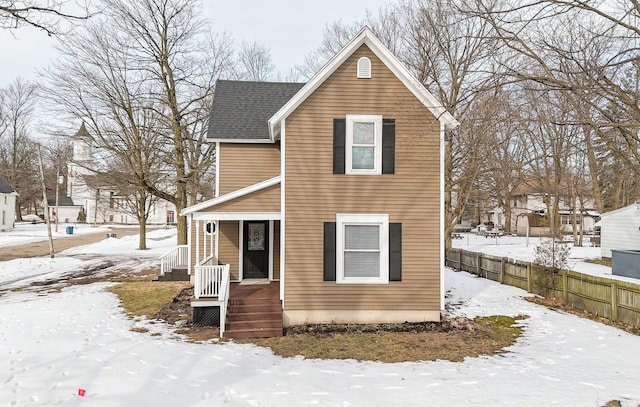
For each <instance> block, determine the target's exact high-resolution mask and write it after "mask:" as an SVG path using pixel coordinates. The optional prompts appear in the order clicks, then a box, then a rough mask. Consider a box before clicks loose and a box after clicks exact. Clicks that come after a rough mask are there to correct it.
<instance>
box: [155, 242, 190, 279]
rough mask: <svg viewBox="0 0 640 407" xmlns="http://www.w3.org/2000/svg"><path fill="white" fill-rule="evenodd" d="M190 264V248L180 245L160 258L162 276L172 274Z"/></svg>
mask: <svg viewBox="0 0 640 407" xmlns="http://www.w3.org/2000/svg"><path fill="white" fill-rule="evenodd" d="M188 262H189V246H187V245H178V246H176V247H175V248H174V249H172V250H171V251H169V252H167V253H165V254H163V255H162V256H160V275H161V276H164V275H165V273H168V272H171V271H172V270H173V269H174V268H177V267H179V266H186V265H187V264H188Z"/></svg>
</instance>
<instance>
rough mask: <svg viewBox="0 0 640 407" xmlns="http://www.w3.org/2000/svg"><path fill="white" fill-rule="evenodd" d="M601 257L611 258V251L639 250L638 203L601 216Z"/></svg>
mask: <svg viewBox="0 0 640 407" xmlns="http://www.w3.org/2000/svg"><path fill="white" fill-rule="evenodd" d="M600 248H601V256H602V257H604V258H609V259H610V258H611V250H640V203H634V204H631V205H628V206H625V207H623V208H620V209H616V210H614V211H611V212H606V213H603V214H602V218H601V220H600Z"/></svg>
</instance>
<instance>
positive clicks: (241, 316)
mask: <svg viewBox="0 0 640 407" xmlns="http://www.w3.org/2000/svg"><path fill="white" fill-rule="evenodd" d="M271 320H276V321H277V320H279V321H281V322H282V311H281V310H280V311H271V312H269V311H264V312H234V311H230V310H229V309H228V308H227V321H230V322H244V321H247V322H253V321H271Z"/></svg>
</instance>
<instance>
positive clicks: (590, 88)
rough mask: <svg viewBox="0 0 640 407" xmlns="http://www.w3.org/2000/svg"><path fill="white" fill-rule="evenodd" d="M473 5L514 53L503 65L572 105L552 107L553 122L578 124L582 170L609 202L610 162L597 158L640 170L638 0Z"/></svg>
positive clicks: (515, 77)
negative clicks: (559, 108) (584, 163)
mask: <svg viewBox="0 0 640 407" xmlns="http://www.w3.org/2000/svg"><path fill="white" fill-rule="evenodd" d="M474 5H475V12H476V13H478V14H479V15H481V16H483V18H485V19H486V20H487V21H489V22H490V23H491V25H492V26H493V27H494V29H495V32H496V35H497V37H498V38H500V40H501V42H502V44H504V45H505V47H506V48H508V49H510V50H512V51H514V52H515V53H517V55H518V57H517V58H515V59H511V60H509V61H507V62H508V64H506V65H505V66H504V67H505V71H506V72H508V74H509V76H510V77H511V80H512V81H515V82H520V83H522V86H524V87H531V88H535V89H537V90H538V91H539V92H540V93H546V92H555V93H558V94H560V95H561V96H558V98H562V99H563V100H564V103H566V104H568V105H570V106H571V109H568V110H567V109H564V110H563V111H564V113H565V115H564V117H560V116H558V115H556V117H555V120H556V124H561V125H565V126H580V127H581V130H580V133H581V137H582V140H583V143H584V144H583V145H584V150H583V153H584V154H585V155H586V157H587V160H588V161H587V162H588V168H589V171H588V173H586V175H585V176H587V177H588V178H589V184H590V185H591V186H592V187H591V188H592V192H593V195H594V196H595V198H596V203H597V206H598V209H599V210H601V211H602V210H605V209H613V208H612V207H610V206H608V204H606V203H605V201H607V202H611V200H610V199H608V198H605V197H604V196H603V194H604V191H611V188H606V185H605V184H606V183H608V182H609V181H610V179H607V178H606V177H604V176H603V174H604V173H605V172H607V169H608V168H606V167H604V166H603V165H600V163H602V162H604V158H605V157H607V156H610V157H612V158H615V160H619V161H624V162H625V163H626V164H625V165H626V166H627V168H628V171H631V172H632V173H633V174H634V175H636V176H637V175H639V174H640V166H638V163H640V156H639V154H640V153H639V150H638V148H637V146H638V143H639V142H640V138H639V137H638V128H639V125H640V108H639V107H638V106H639V105H638V100H640V98H639V93H638V86H636V84H637V81H636V79H634V76H635V77H636V78H637V76H636V75H635V74H634V71H637V65H638V62H637V61H638V57H637V55H638V53H637V50H638V45H639V42H640V28H639V27H640V26H639V25H638V21H639V20H638V19H639V18H640V8H638V5H637V3H636V2H634V1H632V2H622V1H621V2H601V1H578V0H543V1H531V0H506V1H503V2H500V7H499V8H498V7H494V8H492V9H489V8H488V7H487V6H486V2H485V1H484V0H476V1H475V2H474ZM532 83H533V84H537V85H536V86H530V85H529V84H532ZM613 189H618V188H613ZM638 196H640V195H638Z"/></svg>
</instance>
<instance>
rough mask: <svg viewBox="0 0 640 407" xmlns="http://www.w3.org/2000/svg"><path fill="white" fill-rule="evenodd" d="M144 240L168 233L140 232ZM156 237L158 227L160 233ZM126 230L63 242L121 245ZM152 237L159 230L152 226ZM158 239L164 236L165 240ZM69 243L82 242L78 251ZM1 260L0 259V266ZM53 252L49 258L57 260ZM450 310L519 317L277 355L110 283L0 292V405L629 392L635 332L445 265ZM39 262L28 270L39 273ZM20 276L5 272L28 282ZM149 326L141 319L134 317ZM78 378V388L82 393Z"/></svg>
mask: <svg viewBox="0 0 640 407" xmlns="http://www.w3.org/2000/svg"><path fill="white" fill-rule="evenodd" d="M150 236H151V237H153V238H154V240H150V241H149V244H150V245H151V246H152V247H153V248H152V249H151V250H150V251H148V252H150V253H151V252H153V251H157V252H160V253H161V252H163V251H164V250H165V249H166V247H170V244H175V238H174V237H173V236H167V232H166V231H154V232H151V234H150ZM163 237H167V238H166V239H162V238H163ZM135 239H137V237H130V238H129V239H128V240H126V244H125V243H124V242H123V241H124V240H125V239H124V238H123V239H106V240H105V241H103V242H100V243H97V244H94V245H89V246H84V247H82V248H81V249H80V248H78V249H73V250H75V251H72V250H69V251H67V252H64V253H63V254H61V255H60V257H64V256H80V257H75V258H74V260H75V261H79V262H81V263H82V262H85V261H90V260H85V259H84V258H83V257H82V256H83V255H85V254H86V253H90V254H92V255H96V256H97V255H99V254H100V253H102V254H105V255H108V254H110V253H114V252H117V253H118V255H119V256H130V257H131V258H133V259H140V261H143V262H146V261H148V262H153V261H157V260H153V257H141V252H140V251H137V250H135V247H137V244H136V242H135ZM156 239H158V240H156ZM162 246H165V247H164V248H163V247H162ZM74 253H83V255H76V254H74ZM2 265H3V263H1V262H0V267H2ZM64 267H65V266H63V265H62V264H60V265H58V264H51V265H50V268H49V270H50V272H51V273H60V272H62V271H61V268H64ZM445 273H446V274H445V281H446V285H447V290H448V292H449V293H448V295H447V297H448V301H451V303H452V304H458V305H456V308H455V310H454V311H453V312H454V313H455V314H456V315H461V314H464V315H467V316H470V317H473V316H476V315H495V314H502V315H512V316H513V315H518V314H526V315H528V316H529V318H528V319H526V320H523V321H522V322H521V323H522V325H523V326H524V327H525V331H524V333H523V335H522V336H521V338H520V339H519V340H518V342H517V343H516V344H515V345H514V346H512V347H510V348H508V349H507V352H506V353H504V354H502V355H499V356H485V357H480V358H469V359H467V360H465V361H464V362H461V363H453V362H447V361H437V362H411V363H395V364H385V363H377V362H357V361H353V360H346V361H336V360H307V359H304V358H301V357H296V358H288V359H284V358H281V357H277V356H274V355H273V354H272V353H271V352H270V351H269V350H268V349H263V348H259V347H256V346H254V345H242V344H237V343H232V342H231V343H206V344H195V343H189V342H187V341H185V340H183V338H181V337H180V336H178V335H176V334H175V333H172V332H170V331H169V330H168V329H167V328H166V327H165V326H164V325H163V324H160V323H153V322H154V321H132V320H130V319H128V318H127V317H126V316H125V315H124V314H123V313H122V312H121V311H120V309H119V308H118V300H117V298H116V297H115V296H114V295H113V294H110V293H109V292H107V291H105V287H106V286H107V284H104V283H97V284H90V285H77V286H70V287H67V288H64V289H62V290H61V291H60V292H48V293H46V294H44V293H43V292H39V291H36V290H32V289H29V288H28V287H27V289H24V290H20V291H14V292H6V293H4V294H3V295H2V296H0V326H1V327H2V328H1V329H0V405H2V406H4V405H7V406H13V405H15V406H23V405H27V406H28V405H36V406H40V405H64V406H75V405H78V406H79V405H91V406H130V405H131V406H133V405H135V406H137V405H145V406H146V405H156V406H177V405H180V406H218V405H229V406H285V407H286V406H341V407H347V406H381V405H391V406H513V405H517V406H549V405H558V406H602V405H604V404H605V403H606V402H607V401H609V400H613V399H617V400H621V401H622V405H623V406H636V405H638V403H640V386H638V384H637V383H638V381H637V377H638V372H639V371H640V357H638V356H637V355H636V353H637V349H640V337H637V336H633V335H630V334H627V333H625V332H623V331H620V330H617V329H615V328H612V327H608V326H605V325H601V324H598V323H596V322H593V321H590V320H587V319H581V318H578V317H576V316H573V315H567V314H564V313H561V312H557V311H553V310H549V309H547V308H545V307H541V306H538V305H535V304H532V303H529V302H527V301H525V300H524V299H523V297H525V296H527V295H528V294H527V293H526V292H524V291H522V290H519V289H517V288H514V287H509V286H501V285H499V284H497V283H495V282H492V281H489V280H486V279H481V278H476V277H474V276H472V275H470V274H467V273H464V272H461V273H455V272H453V271H451V270H449V269H446V270H445ZM44 277H45V276H38V277H33V279H42V278H44ZM26 283H27V281H25V280H22V281H20V282H16V283H13V284H12V285H17V284H21V285H25V284H26ZM140 325H143V326H146V327H148V328H149V329H150V330H151V332H154V333H155V334H157V336H152V335H151V334H150V332H148V333H137V332H133V331H131V328H132V327H134V326H140ZM79 389H83V390H84V391H86V393H85V394H84V396H80V395H79V394H78V393H79Z"/></svg>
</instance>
